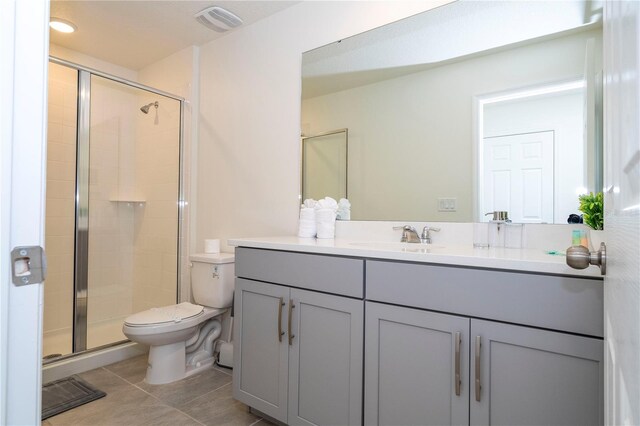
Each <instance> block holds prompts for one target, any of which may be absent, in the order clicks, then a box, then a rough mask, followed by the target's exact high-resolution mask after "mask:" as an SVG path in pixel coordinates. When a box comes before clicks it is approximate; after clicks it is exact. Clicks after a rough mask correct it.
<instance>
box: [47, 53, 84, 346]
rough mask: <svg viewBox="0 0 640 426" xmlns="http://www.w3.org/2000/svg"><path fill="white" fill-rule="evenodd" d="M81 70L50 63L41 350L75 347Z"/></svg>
mask: <svg viewBox="0 0 640 426" xmlns="http://www.w3.org/2000/svg"><path fill="white" fill-rule="evenodd" d="M77 98H78V71H77V70H76V69H72V68H68V67H65V66H62V65H58V64H54V63H50V64H49V96H48V114H49V117H48V131H47V187H46V188H47V194H46V224H45V247H46V249H47V257H48V261H49V262H48V263H49V271H48V274H47V281H46V285H45V286H44V321H43V339H42V342H43V343H42V354H43V356H44V357H45V358H55V357H57V356H60V355H67V354H70V353H71V352H72V351H73V300H74V290H73V288H74V286H73V274H74V272H73V267H74V234H75V180H76V173H75V171H76V129H77V118H76V117H77V104H78V102H77Z"/></svg>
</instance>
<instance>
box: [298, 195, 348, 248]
mask: <svg viewBox="0 0 640 426" xmlns="http://www.w3.org/2000/svg"><path fill="white" fill-rule="evenodd" d="M337 211H338V203H337V202H336V200H334V199H333V198H331V197H325V198H323V199H322V200H319V201H315V200H313V199H307V200H304V203H303V204H302V206H300V224H299V227H298V236H299V237H301V238H313V237H316V236H317V237H318V238H334V236H335V233H336V214H337Z"/></svg>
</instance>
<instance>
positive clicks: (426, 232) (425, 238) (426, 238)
mask: <svg viewBox="0 0 640 426" xmlns="http://www.w3.org/2000/svg"><path fill="white" fill-rule="evenodd" d="M431 231H433V232H440V228H435V227H433V226H429V225H426V226H425V227H424V228H422V235H420V242H421V243H424V244H431Z"/></svg>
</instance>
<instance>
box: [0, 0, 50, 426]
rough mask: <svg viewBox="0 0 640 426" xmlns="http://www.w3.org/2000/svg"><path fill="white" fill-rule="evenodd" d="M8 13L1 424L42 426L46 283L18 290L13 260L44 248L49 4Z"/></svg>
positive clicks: (0, 31) (2, 72)
mask: <svg viewBox="0 0 640 426" xmlns="http://www.w3.org/2000/svg"><path fill="white" fill-rule="evenodd" d="M2 9H3V13H1V14H0V44H1V47H2V49H1V51H2V52H3V61H2V62H0V76H1V78H0V92H1V94H2V96H0V99H1V100H2V104H1V109H2V114H0V137H1V143H2V144H1V157H0V158H1V162H0V187H1V190H2V198H1V208H0V227H1V228H0V230H1V232H0V265H1V267H0V270H1V271H2V274H1V275H0V277H1V278H0V292H1V293H0V301H1V302H0V303H1V304H2V306H1V307H0V308H1V309H0V312H1V314H0V365H1V367H0V368H1V369H0V423H1V424H40V419H41V386H42V383H41V371H42V312H43V304H42V301H43V283H34V284H30V285H25V286H20V287H18V286H15V285H14V284H13V283H12V282H11V274H10V273H9V271H10V261H9V256H10V251H11V248H12V247H15V246H20V245H29V246H32V245H33V246H43V245H44V205H45V182H46V181H45V179H46V132H47V126H46V124H47V73H48V57H49V26H48V23H49V1H47V0H38V1H28V2H25V1H21V0H7V1H4V2H3V4H2ZM17 52H20V54H17ZM9 342H10V344H9Z"/></svg>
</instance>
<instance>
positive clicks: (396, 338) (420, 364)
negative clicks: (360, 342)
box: [364, 302, 469, 426]
mask: <svg viewBox="0 0 640 426" xmlns="http://www.w3.org/2000/svg"><path fill="white" fill-rule="evenodd" d="M456 341H458V343H459V346H458V345H457V344H456ZM468 342H469V319H468V318H464V317H457V316H453V315H445V314H439V313H434V312H426V311H420V310H417V309H411V308H403V307H397V306H389V305H383V304H379V303H374V302H367V303H366V327H365V407H364V413H365V414H364V415H365V424H366V425H384V426H387V425H394V426H400V425H462V424H468V423H469V346H468ZM456 349H458V350H456ZM456 353H459V355H458V356H456ZM457 372H459V375H458V376H457V375H456V373H457ZM456 380H458V381H459V383H460V385H459V391H458V389H456ZM457 393H459V395H458V394H457Z"/></svg>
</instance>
